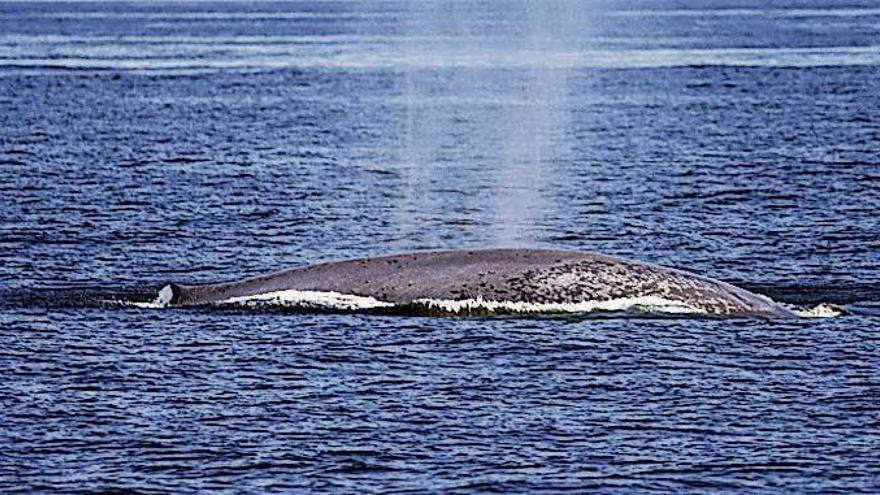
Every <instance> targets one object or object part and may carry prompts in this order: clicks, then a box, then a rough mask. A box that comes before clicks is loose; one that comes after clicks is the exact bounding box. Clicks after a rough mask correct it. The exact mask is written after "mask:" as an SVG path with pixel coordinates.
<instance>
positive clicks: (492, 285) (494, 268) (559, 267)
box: [163, 249, 795, 317]
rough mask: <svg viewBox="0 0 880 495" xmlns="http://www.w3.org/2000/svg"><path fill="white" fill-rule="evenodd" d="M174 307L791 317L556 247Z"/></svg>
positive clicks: (434, 258) (206, 287)
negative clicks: (494, 304) (601, 305)
mask: <svg viewBox="0 0 880 495" xmlns="http://www.w3.org/2000/svg"><path fill="white" fill-rule="evenodd" d="M163 291H164V292H165V294H166V295H167V297H166V301H165V302H166V303H167V304H168V305H170V306H192V305H203V304H212V303H222V302H224V301H228V300H231V299H241V298H246V297H250V296H260V295H262V294H268V293H275V292H279V291H304V292H309V293H332V294H343V295H350V296H358V297H368V298H373V299H375V300H377V301H379V302H382V303H389V304H399V305H404V304H410V303H413V302H416V301H426V300H429V301H473V300H478V301H508V302H511V303H527V304H532V305H536V306H535V307H540V306H541V305H543V306H544V307H558V306H559V305H565V304H569V305H574V306H575V307H577V305H578V304H582V303H584V302H585V301H590V302H593V301H595V302H602V301H611V300H615V299H620V298H633V297H654V298H662V299H664V300H668V301H672V302H675V303H681V304H684V305H687V307H691V308H695V310H698V311H700V312H703V313H707V314H711V315H728V316H760V317H790V316H795V314H794V313H793V312H791V311H789V310H788V309H786V308H784V307H782V306H780V305H779V304H777V303H775V302H773V301H772V300H771V299H769V298H767V297H765V296H761V295H758V294H754V293H751V292H749V291H746V290H744V289H740V288H738V287H736V286H733V285H731V284H728V283H726V282H722V281H719V280H715V279H711V278H708V277H703V276H700V275H697V274H693V273H690V272H686V271H682V270H678V269H675V268H668V267H665V266H661V265H655V264H651V263H643V262H638V261H632V260H628V259H625V258H618V257H612V256H607V255H602V254H597V253H592V252H583V251H566V250H556V249H473V250H453V251H424V252H413V253H406V254H395V255H388V256H380V257H374V258H358V259H351V260H345V261H335V262H328V263H320V264H315V265H308V266H304V267H300V268H294V269H292V270H285V271H280V272H275V273H270V274H267V275H260V276H257V277H252V278H248V279H244V280H240V281H232V282H222V283H215V284H203V285H182V284H176V283H172V284H169V285H168V286H166V288H165V289H163Z"/></svg>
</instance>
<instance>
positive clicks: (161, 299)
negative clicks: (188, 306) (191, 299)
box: [153, 283, 180, 308]
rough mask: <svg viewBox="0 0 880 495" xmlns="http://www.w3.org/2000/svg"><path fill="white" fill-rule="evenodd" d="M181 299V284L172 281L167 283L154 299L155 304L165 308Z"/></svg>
mask: <svg viewBox="0 0 880 495" xmlns="http://www.w3.org/2000/svg"><path fill="white" fill-rule="evenodd" d="M179 300H180V286H178V285H177V284H174V283H171V284H167V285H166V286H165V287H162V288H161V289H160V290H159V295H158V296H157V297H156V299H155V300H154V301H153V304H155V305H156V306H159V307H161V308H165V307H168V306H171V305H173V304H176V303H177V302H178V301H179Z"/></svg>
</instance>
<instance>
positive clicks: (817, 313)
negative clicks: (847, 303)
mask: <svg viewBox="0 0 880 495" xmlns="http://www.w3.org/2000/svg"><path fill="white" fill-rule="evenodd" d="M791 310H792V311H794V314H796V315H798V316H800V317H801V318H835V317H838V316H843V315H844V314H846V312H845V311H844V310H843V308H841V307H840V306H837V305H835V304H826V303H822V304H819V305H817V306H813V307H811V308H791Z"/></svg>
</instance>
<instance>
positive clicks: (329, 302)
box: [105, 285, 845, 318]
mask: <svg viewBox="0 0 880 495" xmlns="http://www.w3.org/2000/svg"><path fill="white" fill-rule="evenodd" d="M172 297H173V292H172V290H171V286H169V285H166V286H165V287H163V288H162V289H161V290H160V291H159V293H158V295H157V297H156V298H155V299H154V300H152V301H149V302H139V301H126V302H125V303H124V304H125V305H128V306H134V307H138V308H144V309H162V308H166V307H168V306H170V305H171V300H172ZM105 302H112V303H116V304H119V303H120V301H105ZM212 305H213V306H220V307H229V306H235V307H249V308H279V309H299V310H321V311H374V310H382V309H386V310H387V309H394V308H398V309H400V310H401V311H402V312H405V313H414V314H415V313H425V312H427V313H431V314H449V315H473V314H479V315H486V314H552V313H591V312H608V311H621V312H639V313H665V314H675V315H701V314H702V315H705V314H708V313H707V312H706V311H704V310H702V309H699V308H697V307H694V306H692V305H690V304H688V303H685V302H682V301H676V300H672V299H666V298H663V297H658V296H650V295H648V296H634V297H621V298H616V299H610V300H607V301H590V300H586V301H580V302H577V303H535V302H527V301H496V300H492V299H483V298H482V297H477V298H471V299H432V298H421V299H415V300H413V301H412V302H409V303H404V304H398V303H393V302H389V301H382V300H380V299H376V298H374V297H369V296H358V295H355V294H343V293H340V292H332V291H304V290H292V289H291V290H281V291H274V292H266V293H263V294H255V295H251V296H241V297H231V298H229V299H225V300H223V301H219V302H216V303H212ZM786 306H787V307H788V308H789V309H791V310H792V311H793V312H794V313H795V314H796V315H798V316H799V317H801V318H833V317H838V316H842V315H844V314H845V311H844V310H843V309H842V308H841V307H840V306H837V305H835V304H826V303H822V304H817V305H815V306H811V307H797V306H792V305H786Z"/></svg>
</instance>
